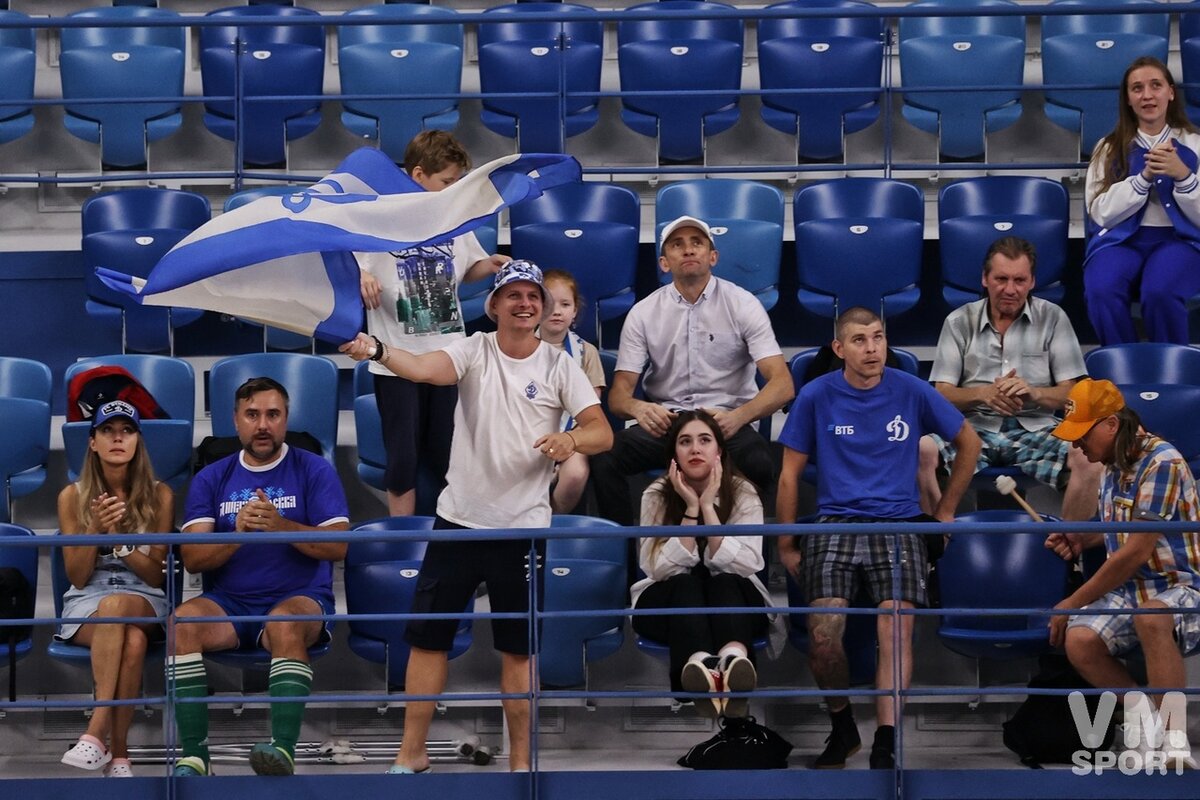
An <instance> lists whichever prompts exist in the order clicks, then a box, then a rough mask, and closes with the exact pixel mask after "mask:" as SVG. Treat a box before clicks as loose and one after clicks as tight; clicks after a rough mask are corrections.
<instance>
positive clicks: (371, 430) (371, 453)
mask: <svg viewBox="0 0 1200 800" xmlns="http://www.w3.org/2000/svg"><path fill="white" fill-rule="evenodd" d="M374 378H375V376H374V375H372V374H371V372H370V371H369V370H368V369H367V362H366V361H360V362H359V363H357V364H355V365H354V433H355V437H354V438H355V442H356V443H357V445H358V478H359V480H361V481H362V482H363V483H365V484H367V485H368V486H370V487H371V488H373V489H378V490H379V491H381V492H382V491H385V490H386V489H387V485H386V484H385V483H384V472H385V471H386V469H387V449H386V448H385V447H384V446H383V421H382V420H381V419H380V416H379V406H378V405H376V402H375V379H374Z"/></svg>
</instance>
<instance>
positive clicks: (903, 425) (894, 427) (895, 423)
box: [887, 414, 908, 442]
mask: <svg viewBox="0 0 1200 800" xmlns="http://www.w3.org/2000/svg"><path fill="white" fill-rule="evenodd" d="M887 432H888V433H890V434H891V436H889V437H888V441H889V442H903V441H904V440H905V439H907V438H908V423H907V422H905V421H904V418H903V417H901V416H900V415H899V414H897V415H896V418H895V419H894V420H892V421H891V422H889V423H888V424H887Z"/></svg>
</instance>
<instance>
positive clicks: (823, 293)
mask: <svg viewBox="0 0 1200 800" xmlns="http://www.w3.org/2000/svg"><path fill="white" fill-rule="evenodd" d="M924 205H925V204H924V197H923V195H922V194H921V191H920V190H919V189H918V188H917V187H915V186H913V185H911V184H906V183H903V182H901V181H895V180H891V179H887V178H841V179H838V180H833V181H824V182H821V183H815V184H811V185H809V186H806V187H804V188H802V189H799V190H798V191H797V192H796V196H795V199H794V202H793V217H794V219H795V225H796V262H797V270H798V272H799V276H800V285H801V289H800V292H799V299H800V303H801V305H803V306H804V307H805V308H806V309H808V310H809V311H811V312H813V313H816V314H820V315H821V316H825V317H830V318H833V317H836V316H837V315H838V313H840V312H841V311H845V310H846V309H848V308H851V307H852V306H863V307H865V308H868V309H871V310H872V311H875V310H879V312H880V314H881V316H885V317H886V316H887V315H889V314H893V313H900V312H902V311H905V310H907V309H909V308H912V307H913V306H914V305H916V302H917V300H918V299H919V298H920V289H919V287H918V286H917V281H918V280H919V278H920V273H921V253H922V248H923V246H924V231H925V225H924V214H925V208H924Z"/></svg>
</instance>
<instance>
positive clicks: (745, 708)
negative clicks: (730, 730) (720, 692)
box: [721, 653, 758, 717]
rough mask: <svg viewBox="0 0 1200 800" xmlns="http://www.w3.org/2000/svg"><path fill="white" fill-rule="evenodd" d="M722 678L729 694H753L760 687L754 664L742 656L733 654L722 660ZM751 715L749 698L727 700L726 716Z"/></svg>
mask: <svg viewBox="0 0 1200 800" xmlns="http://www.w3.org/2000/svg"><path fill="white" fill-rule="evenodd" d="M721 677H722V679H723V681H724V683H725V691H727V692H753V691H754V689H755V688H756V687H757V686H758V673H757V672H756V671H755V669H754V664H753V663H752V662H751V661H750V659H748V658H746V657H745V656H742V655H737V654H733V653H731V654H729V655H727V656H725V657H724V658H723V659H721ZM749 713H750V698H749V697H730V698H727V699H726V700H725V716H727V717H744V716H746V715H747V714H749Z"/></svg>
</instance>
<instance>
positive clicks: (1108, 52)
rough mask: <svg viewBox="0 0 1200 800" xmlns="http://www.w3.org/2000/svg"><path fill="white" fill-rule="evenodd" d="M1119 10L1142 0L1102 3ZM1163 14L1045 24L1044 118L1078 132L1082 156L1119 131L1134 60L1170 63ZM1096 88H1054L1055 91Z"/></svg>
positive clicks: (1059, 0) (1074, 0)
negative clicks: (1120, 106) (1124, 84)
mask: <svg viewBox="0 0 1200 800" xmlns="http://www.w3.org/2000/svg"><path fill="white" fill-rule="evenodd" d="M1101 2H1102V4H1104V5H1110V6H1112V8H1113V10H1114V11H1119V10H1120V8H1121V7H1122V6H1125V5H1130V4H1143V0H1101ZM1080 4H1086V5H1095V4H1094V3H1092V2H1091V0H1055V3H1054V5H1055V6H1059V7H1062V6H1073V5H1080ZM1166 12H1167V6H1166V5H1165V4H1164V6H1163V13H1162V14H1116V13H1114V14H1079V15H1065V16H1055V17H1045V18H1044V19H1043V20H1042V83H1043V84H1044V85H1045V86H1046V87H1047V88H1046V90H1045V95H1046V116H1047V117H1049V118H1050V121H1051V122H1053V123H1054V124H1056V125H1058V126H1059V127H1062V128H1066V129H1067V130H1069V131H1075V132H1078V133H1079V150H1080V155H1081V156H1082V157H1083V158H1084V159H1085V160H1086V159H1087V158H1088V157H1089V156H1090V155H1091V152H1092V148H1093V147H1095V146H1096V143H1097V142H1098V141H1100V139H1102V138H1103V137H1104V136H1107V135H1108V133H1109V132H1110V131H1111V130H1112V129H1113V128H1114V127H1115V126H1116V122H1117V98H1118V97H1119V96H1120V94H1121V92H1120V90H1119V88H1118V87H1120V84H1121V76H1122V75H1123V74H1124V73H1125V69H1126V68H1127V67H1128V66H1129V64H1130V63H1131V62H1132V61H1133V60H1134V59H1135V58H1139V57H1141V56H1154V57H1155V58H1157V59H1159V60H1160V61H1162V62H1163V63H1164V64H1165V63H1166V61H1167V37H1168V34H1169V31H1170V20H1169V18H1168V16H1167V13H1166ZM1069 85H1077V86H1094V87H1097V88H1094V89H1054V88H1051V87H1054V86H1069Z"/></svg>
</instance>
